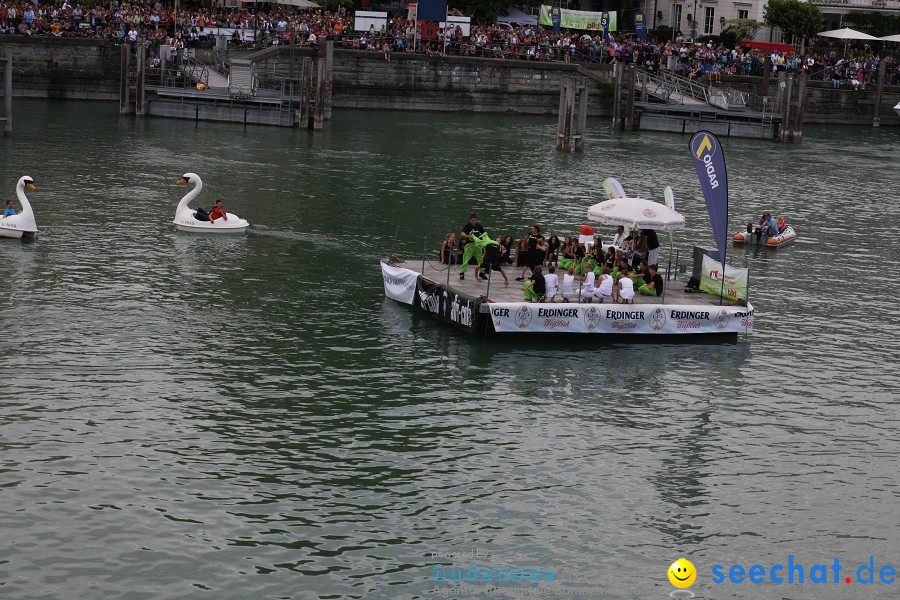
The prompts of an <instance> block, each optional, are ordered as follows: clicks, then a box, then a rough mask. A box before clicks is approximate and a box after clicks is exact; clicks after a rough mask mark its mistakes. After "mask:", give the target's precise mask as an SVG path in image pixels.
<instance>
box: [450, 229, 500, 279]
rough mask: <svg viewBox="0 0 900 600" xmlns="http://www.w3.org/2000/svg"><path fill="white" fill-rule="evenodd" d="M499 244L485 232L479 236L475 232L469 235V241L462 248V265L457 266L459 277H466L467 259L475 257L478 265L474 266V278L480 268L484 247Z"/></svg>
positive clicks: (476, 276)
mask: <svg viewBox="0 0 900 600" xmlns="http://www.w3.org/2000/svg"><path fill="white" fill-rule="evenodd" d="M499 245H500V244H499V243H498V242H497V241H495V240H492V239H491V238H490V236H489V235H488V234H487V232H484V233H482V234H481V235H480V236H479V235H478V234H477V233H474V232H473V233H472V234H471V235H469V243H468V244H466V247H465V249H464V250H463V257H462V266H461V267H460V268H459V278H460V279H465V278H466V271H468V270H469V260H470V259H472V258H473V257H474V258H475V262H477V263H478V266H477V267H475V278H476V279H477V278H478V272H479V271H480V270H481V263H483V262H484V249H485V248H487V247H488V246H499Z"/></svg>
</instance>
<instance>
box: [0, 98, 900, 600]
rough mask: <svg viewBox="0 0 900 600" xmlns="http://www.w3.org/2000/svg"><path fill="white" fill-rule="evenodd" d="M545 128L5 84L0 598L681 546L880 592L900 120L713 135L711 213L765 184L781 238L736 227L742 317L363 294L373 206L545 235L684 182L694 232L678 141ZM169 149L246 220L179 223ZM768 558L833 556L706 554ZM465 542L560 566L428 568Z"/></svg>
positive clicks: (892, 384)
mask: <svg viewBox="0 0 900 600" xmlns="http://www.w3.org/2000/svg"><path fill="white" fill-rule="evenodd" d="M555 125H556V124H555V122H554V120H553V119H545V118H521V117H503V116H483V115H443V114H401V113H388V112H353V111H335V113H334V118H333V120H332V121H331V122H329V123H328V124H327V127H326V129H325V130H324V131H321V132H315V133H312V132H307V131H292V130H284V129H279V128H261V127H248V128H246V129H245V128H244V127H242V126H241V125H230V124H214V123H200V124H199V125H198V124H195V123H193V122H186V121H174V120H162V119H146V120H135V119H133V118H131V117H128V118H119V117H118V116H117V114H116V106H115V105H113V104H108V103H70V102H46V101H17V102H16V106H15V131H14V135H13V136H12V137H11V138H5V139H0V190H2V191H3V193H4V200H5V199H10V198H14V197H15V195H14V194H15V193H14V188H15V184H16V181H17V180H18V179H19V177H20V176H22V175H30V176H32V177H33V178H34V180H35V183H36V185H37V188H38V189H37V190H36V191H33V192H29V193H28V195H29V198H30V200H31V202H32V205H33V207H34V212H35V216H36V220H37V223H38V227H39V229H40V234H39V236H38V238H37V239H36V241H34V242H30V243H23V242H21V241H18V240H10V239H0V242H2V243H0V264H2V273H3V278H2V282H0V319H2V335H0V349H2V357H3V363H4V367H3V375H2V385H0V500H2V503H0V527H2V531H3V543H2V544H0V594H2V596H3V597H4V598H17V599H18V598H22V599H29V600H31V599H44V598H46V599H60V598H65V599H68V598H73V599H93V598H103V599H107V598H126V599H143V598H147V599H150V598H153V599H158V598H172V599H176V598H179V599H180V598H211V599H213V598H214V599H217V600H218V599H222V598H229V599H230V598H235V599H244V598H301V599H323V600H324V599H336V598H341V599H344V598H374V599H382V598H384V599H401V600H404V599H415V598H424V599H428V598H446V597H460V598H461V597H486V598H517V597H525V596H523V595H524V594H526V593H530V594H531V596H527V597H541V598H554V597H559V598H586V597H589V598H615V599H619V598H621V599H625V600H631V599H642V600H643V599H651V598H658V599H660V600H663V599H665V598H668V597H669V593H670V592H671V591H672V590H673V589H674V588H672V586H671V585H670V583H669V582H668V579H667V577H666V569H667V568H668V566H669V565H670V564H671V563H672V562H673V561H674V560H675V559H677V558H678V557H680V556H684V557H686V558H688V559H689V560H690V561H692V562H693V563H694V565H696V567H697V569H698V572H699V574H698V577H697V581H696V583H695V584H694V585H693V586H692V587H691V591H693V592H694V593H695V594H696V597H698V598H718V599H720V598H763V597H765V598H790V599H792V600H795V599H810V600H832V599H833V600H837V599H843V598H848V597H860V598H862V597H865V598H871V599H887V598H895V597H896V596H897V591H896V590H897V589H898V586H900V581H898V582H895V583H894V584H892V585H887V584H881V583H875V584H871V585H866V586H865V587H864V588H859V586H860V585H862V584H860V583H858V582H857V581H856V579H857V572H856V569H857V568H858V567H859V566H860V565H862V564H868V561H869V557H870V556H874V564H875V567H876V571H877V569H878V568H879V567H880V566H881V565H884V564H892V565H894V567H896V568H897V570H898V571H900V543H898V539H900V536H898V534H900V527H898V522H897V515H898V510H900V506H898V504H900V487H898V483H897V473H898V470H900V459H898V451H900V433H898V426H900V394H898V392H897V388H898V376H897V374H896V365H897V355H898V354H897V349H896V339H897V337H898V335H900V310H898V303H897V300H896V290H895V288H896V286H895V285H894V283H893V280H894V279H895V277H896V273H897V272H898V269H900V249H898V244H897V234H896V225H897V223H898V222H900V202H898V200H900V169H898V158H900V154H898V148H900V145H898V142H900V131H898V130H897V129H891V128H882V129H880V130H877V129H875V130H873V129H871V128H868V127H847V128H827V129H826V128H817V127H807V128H806V130H805V132H804V134H805V135H804V140H803V144H800V145H780V144H776V143H770V142H764V141H758V140H738V139H729V140H724V141H723V145H724V150H725V152H726V155H727V166H728V176H729V189H730V192H731V210H730V225H731V229H732V231H736V230H739V229H741V228H742V227H743V226H744V224H746V222H747V221H750V220H754V221H755V220H756V219H758V218H759V215H760V213H761V212H762V211H763V210H773V211H775V212H776V213H777V214H778V215H780V216H784V217H785V218H786V219H787V221H788V222H790V223H791V224H793V225H794V226H795V227H796V229H797V231H798V234H799V239H798V241H796V242H795V243H794V244H792V245H791V246H788V247H786V248H780V249H778V250H775V251H771V250H766V249H753V248H751V249H746V250H744V249H734V250H731V249H729V252H730V259H729V262H731V263H732V264H734V265H735V266H748V267H749V268H750V270H751V273H750V278H751V292H750V294H751V302H752V303H753V304H754V306H755V309H756V320H755V325H756V329H755V331H754V332H753V333H752V334H750V335H749V336H740V337H739V340H738V342H737V343H736V344H702V345H694V344H689V343H684V344H665V345H659V344H653V343H649V344H633V343H615V342H613V343H610V342H603V343H601V342H599V341H596V340H592V341H590V342H586V341H585V340H574V341H552V342H550V341H544V340H530V339H515V338H513V339H511V340H509V339H507V340H502V341H500V340H484V339H481V338H474V337H470V336H468V335H466V334H463V333H460V332H457V331H455V330H452V329H449V328H447V327H445V326H443V325H439V324H438V323H436V322H434V321H432V320H430V319H429V318H427V317H422V316H420V315H418V314H415V313H413V312H412V311H411V310H410V309H409V307H407V306H404V305H401V304H397V303H395V302H393V301H390V300H386V299H385V298H384V293H383V288H382V279H381V274H380V271H379V265H378V261H379V259H380V258H381V257H383V256H386V255H387V253H388V252H389V251H390V249H391V247H392V244H393V239H394V234H395V231H399V234H398V236H397V240H396V245H395V247H394V253H395V254H398V255H399V256H401V257H404V258H410V259H416V260H419V259H421V256H422V248H423V243H424V245H425V246H426V247H427V248H428V252H429V253H430V255H431V256H432V257H436V256H437V249H438V247H439V245H440V240H441V239H442V238H443V235H444V233H446V232H447V231H451V230H454V231H459V229H460V228H461V226H462V225H463V224H464V222H465V219H466V217H467V216H468V214H469V212H471V211H472V210H474V211H476V212H477V213H478V215H479V218H480V220H481V221H482V222H483V223H484V224H485V226H486V227H487V229H488V231H489V232H491V233H492V234H497V235H499V234H501V233H507V232H509V233H511V234H512V235H514V236H516V237H520V236H521V235H522V233H523V232H524V231H525V230H526V228H527V226H528V225H530V224H531V223H533V222H537V223H540V224H541V225H542V226H544V228H545V230H549V231H551V232H553V233H558V234H559V235H561V236H562V235H568V234H570V233H572V232H575V231H576V230H577V227H578V226H579V225H582V224H585V223H586V208H587V206H589V205H590V204H592V203H594V202H597V201H599V200H600V199H601V198H600V196H601V191H600V184H601V181H602V180H603V179H604V178H605V177H609V176H613V177H617V178H618V179H619V180H620V181H621V182H622V184H623V185H624V187H625V189H626V190H627V191H628V192H629V193H631V194H634V195H641V196H644V197H649V198H652V199H656V200H660V201H661V200H662V190H663V188H664V187H665V186H666V185H671V186H672V187H673V188H674V190H675V195H676V208H677V209H678V210H679V211H680V212H682V213H683V214H684V215H685V216H686V219H687V230H686V231H684V232H680V233H678V234H677V236H676V238H675V248H676V249H677V251H678V253H679V256H680V257H681V261H682V262H684V261H685V256H686V255H689V253H690V250H691V247H692V245H693V244H695V243H698V244H703V245H711V244H712V234H711V231H710V228H709V222H708V219H707V217H706V209H705V206H704V203H703V200H702V198H701V196H700V193H701V192H700V187H699V183H698V181H697V176H696V173H695V172H694V169H693V165H692V163H691V160H690V156H689V154H688V149H687V141H688V137H687V136H684V137H682V136H678V135H668V134H652V133H639V134H623V133H617V132H613V131H612V130H611V129H610V126H609V123H608V121H607V120H592V121H590V122H589V137H588V140H587V143H588V148H587V152H585V153H584V154H583V155H562V154H559V153H557V152H556V151H555V150H554V149H553V141H554V135H555ZM185 172H195V173H197V174H199V175H200V176H201V177H202V178H203V181H204V191H203V195H202V196H201V198H202V201H201V202H200V204H202V205H211V204H212V200H213V199H214V198H215V197H223V198H224V199H225V205H226V207H227V208H228V209H229V211H231V212H234V213H237V214H238V215H240V216H241V217H244V218H246V219H248V220H249V221H250V222H251V224H252V226H251V229H250V230H249V232H248V233H247V234H246V235H243V236H237V237H230V236H226V237H214V236H203V235H191V234H184V233H176V232H175V230H174V226H173V225H172V223H171V221H172V218H173V216H174V211H175V206H176V204H177V202H178V200H179V199H180V197H181V195H182V194H183V193H184V192H185V190H184V189H183V187H180V186H176V185H175V181H176V180H177V179H178V178H180V177H181V175H182V174H183V173H185ZM398 226H399V229H398ZM604 231H606V230H605V229H601V232H604ZM468 551H475V552H474V553H473V554H474V557H473V558H469V557H465V556H456V557H447V556H446V553H453V552H468ZM442 553H443V556H438V554H442ZM789 555H793V557H794V558H793V560H794V562H795V563H801V564H803V565H805V566H806V568H807V574H806V576H807V578H808V577H809V569H810V567H812V566H813V565H815V564H826V565H829V583H828V584H812V583H810V582H809V581H808V580H807V581H806V582H805V583H804V584H787V583H785V584H783V585H780V586H779V585H775V584H773V583H764V584H759V585H757V584H753V583H750V582H748V581H745V582H744V583H742V584H735V583H731V582H729V581H728V580H727V579H726V581H725V583H722V584H719V585H717V584H715V583H713V582H712V581H711V576H712V571H711V569H712V568H713V566H714V565H716V564H722V565H725V569H726V574H727V568H728V567H729V566H730V565H732V564H735V563H740V564H743V565H745V566H750V565H753V564H761V565H763V566H766V567H767V568H768V567H769V566H771V565H773V564H786V562H787V560H788V556H789ZM835 558H838V559H840V562H841V564H842V565H844V568H845V569H846V571H842V575H841V576H842V578H843V576H844V575H847V576H850V577H852V579H853V582H852V583H851V584H850V585H849V586H848V585H847V584H845V583H841V584H840V585H838V584H835V583H831V571H830V565H831V564H832V563H833V562H834V559H835ZM473 563H476V564H477V565H478V567H479V568H491V569H497V568H510V569H515V568H524V569H528V568H534V569H540V570H541V571H547V570H550V569H552V570H554V572H555V573H556V575H555V578H554V579H555V581H554V583H541V584H536V583H531V582H528V581H525V582H520V583H519V582H499V583H498V582H493V583H470V584H468V585H469V586H470V587H468V588H463V589H460V588H458V587H456V586H457V584H454V583H448V582H447V581H442V582H436V581H433V578H434V574H435V573H436V572H437V571H436V569H435V567H434V565H440V568H441V569H446V571H447V573H448V574H450V573H451V572H452V570H453V569H454V568H455V569H461V570H462V571H464V570H466V569H470V568H471V567H472V564H473ZM472 586H474V587H472ZM479 586H480V587H479ZM536 590H537V591H536Z"/></svg>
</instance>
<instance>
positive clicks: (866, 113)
mask: <svg viewBox="0 0 900 600" xmlns="http://www.w3.org/2000/svg"><path fill="white" fill-rule="evenodd" d="M722 83H723V85H726V86H729V87H733V88H735V89H739V90H741V91H743V92H751V93H754V94H759V93H760V91H761V86H762V78H761V77H734V76H732V77H724V78H723V81H722ZM794 86H795V88H794V89H796V79H795V83H794ZM876 89H877V88H876V86H875V85H869V86H867V87H866V89H865V90H859V91H854V90H853V88H852V87H850V85H849V84H847V83H845V84H844V85H842V86H841V88H840V89H837V90H836V89H833V88H832V85H831V82H830V81H813V80H807V82H806V90H807V96H806V101H805V102H804V105H803V123H804V124H826V125H871V124H872V119H873V118H874V116H875V100H876ZM777 90H778V79H777V78H775V77H773V78H771V79H769V97H770V98H772V99H773V101H774V98H775V95H776V93H777ZM795 93H796V92H795ZM898 101H900V86H897V85H886V86H884V93H883V95H882V98H881V124H882V125H900V117H898V116H897V115H896V114H895V113H894V111H893V107H894V106H895V105H896V104H897V102H898Z"/></svg>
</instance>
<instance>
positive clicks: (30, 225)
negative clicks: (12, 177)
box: [0, 175, 37, 239]
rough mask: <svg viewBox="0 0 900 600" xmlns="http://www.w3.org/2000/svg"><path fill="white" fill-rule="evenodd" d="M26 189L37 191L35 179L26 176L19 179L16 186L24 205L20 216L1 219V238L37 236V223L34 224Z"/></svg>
mask: <svg viewBox="0 0 900 600" xmlns="http://www.w3.org/2000/svg"><path fill="white" fill-rule="evenodd" d="M25 188H28V189H29V190H35V189H37V188H36V187H34V179H32V178H31V177H29V176H28V175H25V176H24V177H22V178H20V179H19V183H17V184H16V196H17V197H18V198H19V203H20V204H21V205H22V210H21V211H20V212H19V214H16V215H10V216H8V217H2V218H0V237H8V238H18V239H21V238H22V237H23V236H24V237H31V236H34V235H37V223H35V222H34V212H33V211H32V210H31V203H30V202H28V198H26V197H25Z"/></svg>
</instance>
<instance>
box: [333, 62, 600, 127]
mask: <svg viewBox="0 0 900 600" xmlns="http://www.w3.org/2000/svg"><path fill="white" fill-rule="evenodd" d="M592 74H593V77H591V78H588V79H586V81H587V85H588V88H589V92H588V97H589V105H588V114H589V115H592V116H601V115H611V114H612V96H613V87H612V85H611V77H610V76H611V69H604V70H599V71H592ZM565 76H579V72H578V67H577V66H576V65H573V64H564V63H539V62H526V61H521V60H499V59H489V58H476V57H464V56H447V57H441V56H419V55H408V54H402V55H401V54H396V53H395V54H393V55H392V56H391V60H390V61H388V60H385V59H384V56H383V55H382V54H375V53H372V52H362V51H352V50H336V51H335V55H334V73H333V90H334V107H335V108H366V109H368V108H380V109H390V110H418V111H438V112H479V113H514V114H532V115H555V114H556V113H557V111H558V110H559V90H560V82H561V80H562V78H563V77H565Z"/></svg>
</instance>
